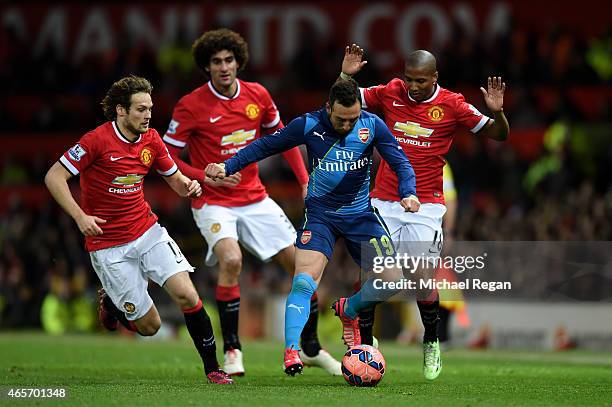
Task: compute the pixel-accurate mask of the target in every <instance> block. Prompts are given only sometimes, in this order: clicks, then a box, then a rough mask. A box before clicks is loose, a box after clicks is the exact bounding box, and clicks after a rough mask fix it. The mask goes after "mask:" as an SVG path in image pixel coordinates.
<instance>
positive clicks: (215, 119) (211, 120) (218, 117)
mask: <svg viewBox="0 0 612 407" xmlns="http://www.w3.org/2000/svg"><path fill="white" fill-rule="evenodd" d="M222 117H223V116H217V117H211V118H210V122H211V123H216V122H218V121H219V119H221V118H222Z"/></svg>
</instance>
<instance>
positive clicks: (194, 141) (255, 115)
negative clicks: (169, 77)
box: [164, 80, 282, 208]
mask: <svg viewBox="0 0 612 407" xmlns="http://www.w3.org/2000/svg"><path fill="white" fill-rule="evenodd" d="M236 83H237V90H236V94H235V95H234V96H233V97H231V98H229V97H226V96H223V95H221V94H220V93H219V92H217V91H216V90H215V88H214V87H213V86H212V83H211V82H208V83H206V84H205V85H204V86H201V87H199V88H197V89H195V90H194V91H193V92H191V93H190V94H188V95H185V96H183V97H182V98H181V100H179V102H178V104H177V105H176V107H175V108H174V113H173V114H172V121H171V122H170V126H169V127H168V131H166V134H165V136H164V141H165V142H166V143H168V144H170V145H172V146H175V147H178V148H183V147H185V146H187V145H188V146H189V147H188V150H189V159H190V160H191V165H192V166H194V167H196V168H205V167H206V165H207V164H209V163H220V162H223V161H225V160H227V159H228V158H230V157H232V156H233V155H234V154H236V152H238V151H239V150H240V149H242V148H244V147H246V146H248V145H249V144H250V143H251V142H252V141H253V140H255V139H257V138H258V137H259V136H260V129H261V128H262V127H263V128H264V129H273V128H275V127H278V126H279V125H280V126H282V123H281V120H280V115H279V113H278V109H277V108H276V105H275V104H274V102H273V101H272V97H271V96H270V94H269V93H268V91H267V90H266V89H265V88H264V87H263V86H261V85H260V84H258V83H254V82H243V81H240V80H236ZM258 171H259V170H258V166H257V163H254V164H251V165H249V166H248V167H246V168H245V169H243V170H242V171H241V172H240V173H241V174H242V181H241V182H240V184H238V185H237V186H235V187H232V188H227V187H211V186H210V185H206V184H204V185H203V188H204V191H203V194H202V196H201V197H200V198H197V199H194V200H192V206H193V207H194V208H201V207H202V206H203V205H204V204H205V203H208V204H212V205H221V206H227V207H232V206H243V205H248V204H252V203H255V202H258V201H261V200H262V199H264V198H265V197H266V196H267V194H266V190H265V188H264V186H263V184H262V183H261V180H260V179H259V175H258Z"/></svg>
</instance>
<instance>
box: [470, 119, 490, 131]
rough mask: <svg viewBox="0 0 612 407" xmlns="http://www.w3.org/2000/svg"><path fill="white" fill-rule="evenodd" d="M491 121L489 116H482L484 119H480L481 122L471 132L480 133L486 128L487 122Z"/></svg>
mask: <svg viewBox="0 0 612 407" xmlns="http://www.w3.org/2000/svg"><path fill="white" fill-rule="evenodd" d="M489 120H491V119H490V118H489V117H488V116H485V115H484V114H483V115H482V118H481V119H480V121H479V122H478V124H477V125H476V126H474V127H473V128H472V129H471V130H470V131H471V132H472V133H477V132H478V131H480V129H482V128H483V127H484V125H485V124H487V122H488V121H489Z"/></svg>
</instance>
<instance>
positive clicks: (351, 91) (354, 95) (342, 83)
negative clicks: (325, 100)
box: [329, 79, 361, 108]
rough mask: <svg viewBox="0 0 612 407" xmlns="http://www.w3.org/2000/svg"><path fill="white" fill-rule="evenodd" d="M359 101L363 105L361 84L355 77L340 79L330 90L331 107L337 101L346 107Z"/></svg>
mask: <svg viewBox="0 0 612 407" xmlns="http://www.w3.org/2000/svg"><path fill="white" fill-rule="evenodd" d="M357 101H359V104H360V105H361V93H360V92H359V85H357V82H355V80H354V79H348V80H347V79H338V80H337V81H336V82H335V83H334V84H333V85H332V87H331V89H330V90H329V107H330V108H332V107H333V106H334V103H335V102H338V103H340V104H341V105H342V106H344V107H351V106H353V105H354V104H355V102H357Z"/></svg>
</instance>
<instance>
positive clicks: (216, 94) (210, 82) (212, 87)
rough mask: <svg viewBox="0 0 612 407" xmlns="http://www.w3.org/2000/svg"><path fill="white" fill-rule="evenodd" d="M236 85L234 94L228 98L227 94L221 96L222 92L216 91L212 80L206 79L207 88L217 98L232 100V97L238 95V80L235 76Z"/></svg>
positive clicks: (234, 97)
mask: <svg viewBox="0 0 612 407" xmlns="http://www.w3.org/2000/svg"><path fill="white" fill-rule="evenodd" d="M236 86H237V88H236V94H235V95H234V96H232V97H231V98H228V97H227V96H223V95H222V94H220V93H219V92H217V90H216V89H215V87H214V86H213V85H212V81H208V88H209V89H210V91H211V92H212V94H213V95H215V96H216V97H218V98H219V99H222V100H232V99H236V98H238V95H240V81H239V80H238V79H237V78H236Z"/></svg>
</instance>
